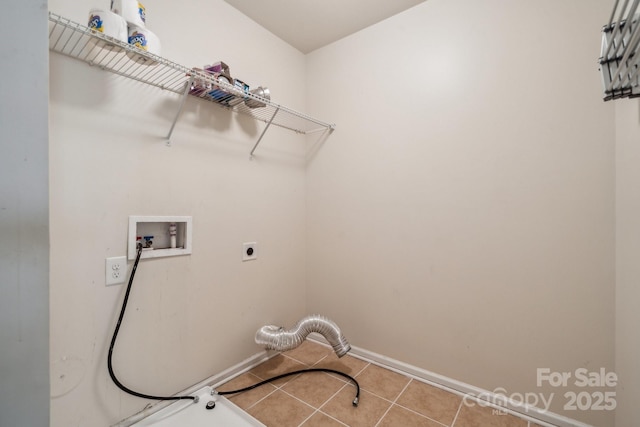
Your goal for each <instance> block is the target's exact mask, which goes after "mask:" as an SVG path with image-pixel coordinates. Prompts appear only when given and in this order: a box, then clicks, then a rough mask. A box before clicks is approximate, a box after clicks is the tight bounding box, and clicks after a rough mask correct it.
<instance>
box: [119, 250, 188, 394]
mask: <svg viewBox="0 0 640 427" xmlns="http://www.w3.org/2000/svg"><path fill="white" fill-rule="evenodd" d="M141 254H142V245H141V244H138V254H137V255H136V261H135V262H134V263H133V269H132V270H131V276H130V277H129V284H128V285H127V292H126V293H125V294H124V301H122V308H121V309H120V316H119V317H118V323H117V324H116V329H115V330H114V331H113V337H112V338H111V345H110V346H109V355H108V357H107V367H108V368H109V375H110V376H111V379H112V380H113V382H114V383H115V384H116V385H117V386H118V387H119V388H120V390H122V391H125V392H127V393H129V394H131V395H133V396H137V397H141V398H143V399H152V400H189V399H190V400H196V397H195V396H153V395H150V394H144V393H139V392H137V391H134V390H131V389H130V388H128V387H127V386H125V385H124V384H122V383H121V382H120V381H119V380H118V378H117V377H116V374H115V372H113V364H112V362H111V358H112V356H113V347H114V346H115V344H116V338H117V337H118V332H119V331H120V325H121V324H122V318H123V317H124V312H125V310H126V309H127V302H128V301H129V292H130V291H131V285H132V284H133V276H135V274H136V269H137V268H138V262H140V255H141Z"/></svg>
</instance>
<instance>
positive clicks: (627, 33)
mask: <svg viewBox="0 0 640 427" xmlns="http://www.w3.org/2000/svg"><path fill="white" fill-rule="evenodd" d="M639 5H640V2H638V1H637V0H634V1H633V4H629V0H625V1H624V3H623V4H621V3H620V2H619V1H618V0H616V2H615V4H614V6H613V11H612V12H611V17H610V18H609V23H608V24H607V25H605V26H604V28H603V29H602V48H601V53H600V61H599V62H600V71H601V73H602V85H603V88H604V100H605V101H610V100H612V99H619V98H626V97H629V98H634V97H638V96H640V81H639V77H640V76H639V75H638V73H639V72H640V25H639V24H640V15H639V14H638V6H639Z"/></svg>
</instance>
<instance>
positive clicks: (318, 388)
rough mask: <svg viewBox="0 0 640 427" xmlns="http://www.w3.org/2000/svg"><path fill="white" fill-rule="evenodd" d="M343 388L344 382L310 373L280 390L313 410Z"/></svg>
mask: <svg viewBox="0 0 640 427" xmlns="http://www.w3.org/2000/svg"><path fill="white" fill-rule="evenodd" d="M344 386H345V384H344V381H340V380H339V379H337V378H335V377H333V376H332V375H329V374H326V373H323V372H310V373H308V374H303V375H300V376H298V377H296V379H294V380H292V381H289V382H288V383H287V384H286V385H285V386H283V387H282V390H283V391H286V392H287V393H289V394H291V395H293V396H295V397H297V398H298V399H300V400H303V401H304V402H306V403H308V404H309V405H311V406H313V407H314V408H319V407H320V406H322V404H323V403H325V402H326V401H327V400H329V398H330V397H331V396H333V395H334V394H336V393H337V392H338V390H340V389H341V388H342V387H344Z"/></svg>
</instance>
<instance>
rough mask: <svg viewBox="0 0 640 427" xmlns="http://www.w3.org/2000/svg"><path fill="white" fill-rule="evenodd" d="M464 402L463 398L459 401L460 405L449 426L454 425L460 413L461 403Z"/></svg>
mask: <svg viewBox="0 0 640 427" xmlns="http://www.w3.org/2000/svg"><path fill="white" fill-rule="evenodd" d="M463 404H464V399H463V400H461V401H460V405H458V410H457V411H456V416H455V417H453V421H452V422H451V427H453V426H454V425H456V421H458V415H460V411H461V410H462V405H463Z"/></svg>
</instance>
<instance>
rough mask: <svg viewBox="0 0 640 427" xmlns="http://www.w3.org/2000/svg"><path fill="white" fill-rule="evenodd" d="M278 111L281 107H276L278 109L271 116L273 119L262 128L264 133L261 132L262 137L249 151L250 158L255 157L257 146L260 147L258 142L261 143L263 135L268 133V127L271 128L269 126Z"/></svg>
mask: <svg viewBox="0 0 640 427" xmlns="http://www.w3.org/2000/svg"><path fill="white" fill-rule="evenodd" d="M278 111H280V107H277V108H276V111H274V112H273V116H271V119H270V120H269V122H268V123H267V125H266V126H265V127H264V129H263V130H262V133H261V134H260V137H259V138H258V140H257V141H256V144H255V145H254V146H253V148H252V149H251V153H249V158H253V152H254V151H256V148H258V144H260V141H262V137H263V136H264V134H265V133H267V129H269V126H271V122H273V119H275V118H276V114H278Z"/></svg>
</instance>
